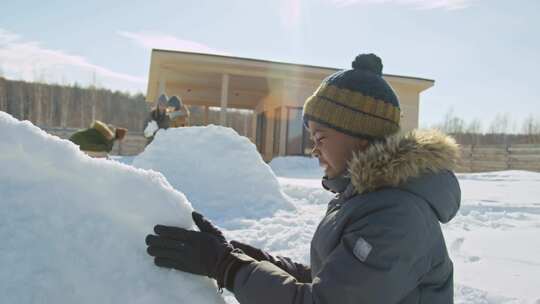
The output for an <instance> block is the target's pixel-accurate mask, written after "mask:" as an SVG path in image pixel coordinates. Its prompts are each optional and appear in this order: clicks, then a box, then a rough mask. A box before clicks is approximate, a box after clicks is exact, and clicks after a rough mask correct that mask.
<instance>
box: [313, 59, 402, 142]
mask: <svg viewBox="0 0 540 304" xmlns="http://www.w3.org/2000/svg"><path fill="white" fill-rule="evenodd" d="M382 69H383V64H382V61H381V59H380V58H379V57H378V56H377V55H375V54H361V55H358V56H357V57H356V58H355V60H354V61H353V63H352V69H350V70H344V71H339V72H336V73H334V74H332V75H330V76H328V77H327V78H326V79H325V80H323V82H322V83H321V85H320V86H319V88H318V89H317V90H316V91H315V92H314V93H313V95H311V96H310V97H308V98H307V100H306V103H305V104H304V110H303V119H304V123H305V124H306V125H307V123H308V121H310V120H311V121H314V122H318V123H320V124H323V125H326V126H328V127H330V128H333V129H335V130H337V131H339V132H342V133H345V134H348V135H351V136H355V137H360V138H364V139H367V140H378V139H383V138H385V137H388V136H390V135H392V134H395V133H396V132H398V131H399V129H400V127H399V120H400V116H401V113H400V112H401V111H400V106H399V100H398V97H397V96H396V94H395V93H394V90H393V89H392V87H390V85H389V84H388V83H387V82H386V81H385V80H384V79H383V77H382Z"/></svg>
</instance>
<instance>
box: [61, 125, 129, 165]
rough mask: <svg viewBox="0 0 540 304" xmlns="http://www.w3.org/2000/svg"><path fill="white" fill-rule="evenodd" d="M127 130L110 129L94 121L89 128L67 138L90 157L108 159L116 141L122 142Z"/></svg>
mask: <svg viewBox="0 0 540 304" xmlns="http://www.w3.org/2000/svg"><path fill="white" fill-rule="evenodd" d="M126 133H127V129H125V128H111V127H109V126H107V125H106V124H105V123H103V122H101V121H99V120H96V121H94V122H93V123H92V125H91V126H90V128H88V129H83V130H79V131H77V132H75V133H73V135H71V137H70V138H69V140H70V141H72V142H73V143H74V144H76V145H78V146H79V149H81V151H83V152H84V153H86V154H87V155H89V156H91V157H97V158H101V157H108V155H109V153H110V152H111V150H112V148H113V146H114V142H115V141H116V140H119V141H121V140H123V139H124V137H125V136H126Z"/></svg>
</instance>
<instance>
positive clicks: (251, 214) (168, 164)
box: [133, 125, 294, 224]
mask: <svg viewBox="0 0 540 304" xmlns="http://www.w3.org/2000/svg"><path fill="white" fill-rule="evenodd" d="M133 165H134V166H135V167H139V168H145V169H152V170H155V171H159V172H161V173H162V174H163V175H164V176H165V177H166V178H167V180H168V181H169V182H170V183H171V185H172V186H173V187H174V188H175V189H178V190H179V191H181V192H183V193H184V194H185V195H186V196H187V197H188V199H189V201H190V202H191V204H192V205H193V207H194V208H195V209H197V210H198V211H200V212H201V213H203V214H204V215H206V216H207V217H209V218H210V219H212V220H214V221H217V222H218V223H221V224H225V223H226V222H227V221H230V220H232V219H238V218H254V219H257V218H262V217H267V216H271V215H272V214H274V212H276V211H277V210H280V209H286V210H291V209H293V208H294V207H293V205H292V204H291V203H290V202H289V201H288V199H287V198H286V196H285V195H284V194H283V192H282V190H281V187H280V185H279V182H278V180H277V178H276V176H275V175H274V173H273V172H272V169H271V168H270V167H269V166H268V165H267V164H266V163H265V162H264V160H263V159H262V157H261V155H260V154H259V152H258V151H257V148H256V147H255V145H254V144H253V143H252V142H251V141H250V140H249V139H248V138H247V137H244V136H240V135H238V133H236V131H234V130H233V129H231V128H227V127H222V126H215V125H210V126H204V127H188V128H172V129H167V130H160V131H159V132H158V133H157V134H156V136H155V138H154V141H153V142H152V143H151V144H150V145H149V146H147V147H146V149H145V150H144V151H143V153H141V154H140V155H138V156H137V157H136V158H135V160H134V161H133Z"/></svg>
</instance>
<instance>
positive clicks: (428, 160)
mask: <svg viewBox="0 0 540 304" xmlns="http://www.w3.org/2000/svg"><path fill="white" fill-rule="evenodd" d="M459 158H460V151H459V146H458V145H457V144H456V142H455V141H454V139H453V138H452V137H449V136H447V135H445V134H443V133H441V132H439V131H437V130H428V131H411V132H409V133H405V134H397V135H393V136H390V137H388V138H387V139H386V140H385V141H384V142H383V143H375V144H373V145H371V146H370V147H369V148H368V149H367V150H365V151H363V152H360V153H356V154H355V155H353V158H352V160H351V161H350V162H349V174H350V177H351V182H352V184H353V185H354V187H355V190H356V192H357V193H365V192H371V191H373V190H376V189H378V188H381V187H389V186H394V187H396V186H398V185H400V184H403V183H405V182H406V181H408V180H409V179H411V178H414V177H418V176H420V175H421V174H422V173H429V172H430V173H437V172H439V171H442V170H450V171H452V170H454V169H455V167H456V165H457V163H458V161H459Z"/></svg>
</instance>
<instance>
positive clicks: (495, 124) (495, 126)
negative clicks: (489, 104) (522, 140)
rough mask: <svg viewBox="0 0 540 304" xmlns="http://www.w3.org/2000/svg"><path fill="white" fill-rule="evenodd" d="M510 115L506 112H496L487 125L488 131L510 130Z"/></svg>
mask: <svg viewBox="0 0 540 304" xmlns="http://www.w3.org/2000/svg"><path fill="white" fill-rule="evenodd" d="M510 120H511V119H510V115H509V114H508V113H504V114H501V113H497V115H495V118H493V121H492V122H491V124H490V125H489V129H488V133H491V134H507V133H508V132H509V131H510V129H509V128H510V125H511V121H510Z"/></svg>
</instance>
